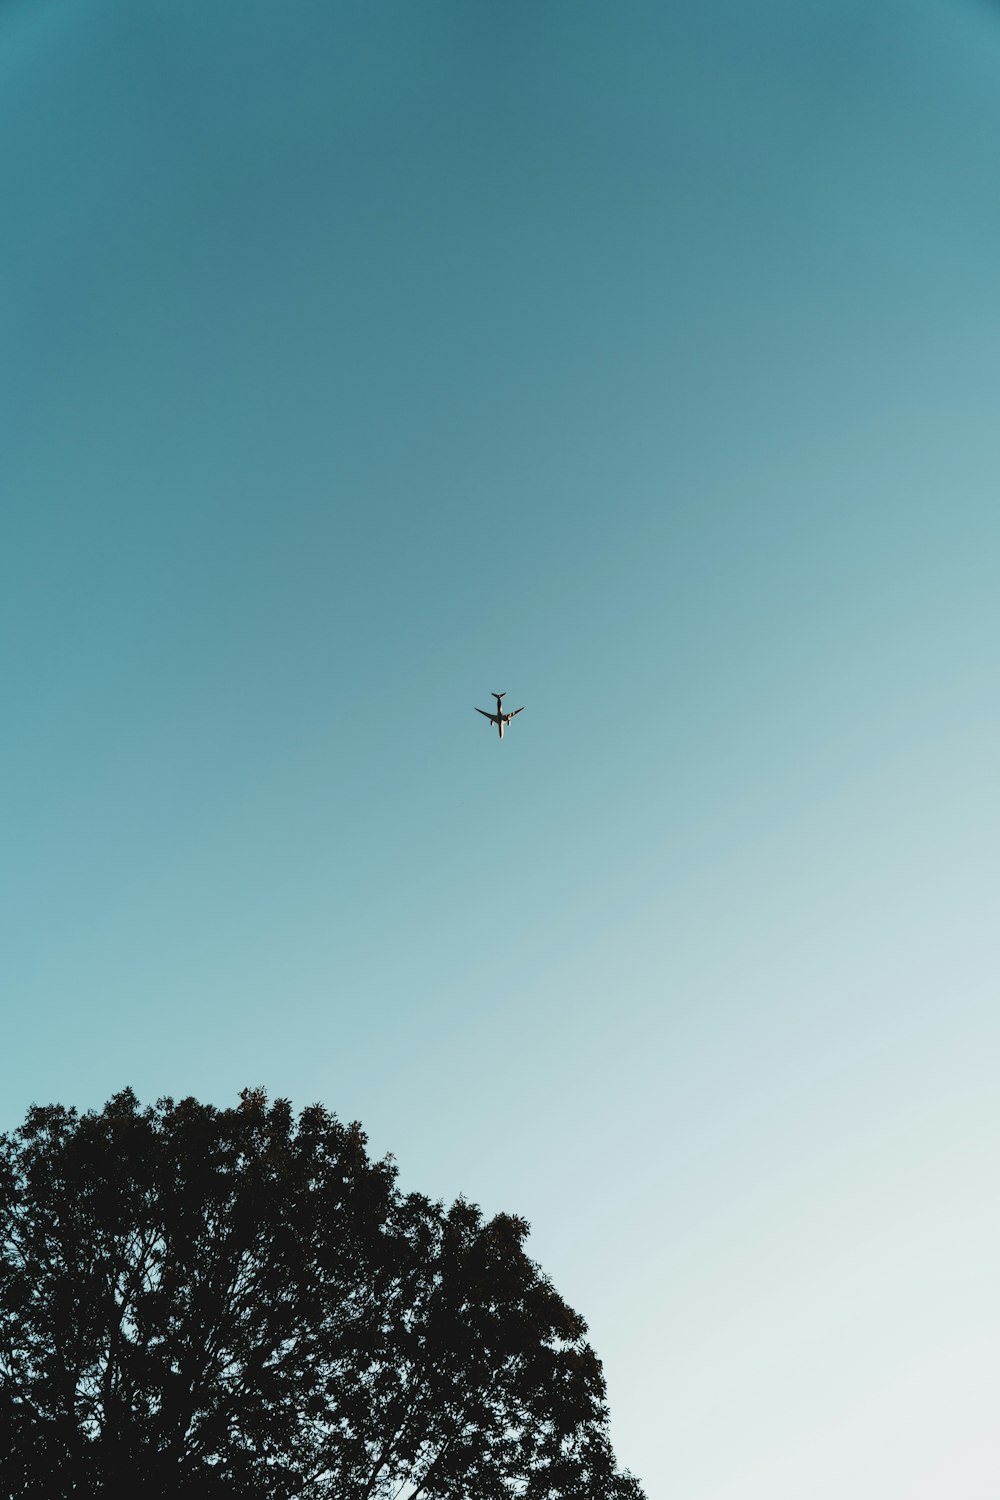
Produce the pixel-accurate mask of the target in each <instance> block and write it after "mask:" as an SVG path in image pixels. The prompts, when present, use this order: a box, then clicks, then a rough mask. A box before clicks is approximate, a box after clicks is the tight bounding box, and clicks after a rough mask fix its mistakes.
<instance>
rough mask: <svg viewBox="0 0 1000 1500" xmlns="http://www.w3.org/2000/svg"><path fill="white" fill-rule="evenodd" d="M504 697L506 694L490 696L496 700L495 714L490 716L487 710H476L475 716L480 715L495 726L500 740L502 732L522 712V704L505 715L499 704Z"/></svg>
mask: <svg viewBox="0 0 1000 1500" xmlns="http://www.w3.org/2000/svg"><path fill="white" fill-rule="evenodd" d="M506 696H507V694H506V693H492V694H491V697H493V698H495V699H496V700H497V711H496V713H495V714H491V713H490V712H489V710H488V709H485V708H477V709H476V713H477V714H482V716H483V718H484V719H489V721H490V723H491V724H495V725H496V726H497V732H498V733H499V735H500V738H501V739H503V732H504V730H505V729H506V728H507V726H508V724H509V723H510V721H511V719H512V718H513V717H514V715H515V714H520V713H523V712H524V704H523V703H522V704H521V707H520V708H512V709H511V710H510V712H509V713H506V714H505V713H504V712H503V710H502V709H501V707H500V704H501V702H502V701H503V699H504V698H506Z"/></svg>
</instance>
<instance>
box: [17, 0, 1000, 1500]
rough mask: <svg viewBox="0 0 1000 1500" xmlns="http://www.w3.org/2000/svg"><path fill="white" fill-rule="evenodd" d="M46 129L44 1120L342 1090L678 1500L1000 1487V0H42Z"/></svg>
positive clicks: (23, 797)
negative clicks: (510, 1216)
mask: <svg viewBox="0 0 1000 1500" xmlns="http://www.w3.org/2000/svg"><path fill="white" fill-rule="evenodd" d="M0 139H2V140H3V142H4V150H3V151H2V152H0V201H2V202H3V205H4V211H3V220H2V226H0V348H2V351H3V353H2V355H0V411H2V413H3V418H2V429H3V441H2V444H0V639H2V643H3V644H2V650H3V673H2V681H3V724H4V727H3V736H2V751H0V761H2V765H3V777H2V783H0V826H2V828H3V839H2V846H0V848H2V852H0V923H2V933H0V983H2V991H3V1027H4V1046H3V1049H2V1052H0V1085H2V1087H0V1101H2V1106H0V1128H7V1129H10V1128H13V1127H14V1126H16V1124H17V1123H18V1122H19V1121H20V1119H21V1118H22V1117H23V1115H24V1112H25V1110H26V1109H27V1107H28V1105H29V1104H31V1103H32V1102H38V1103H45V1102H50V1101H59V1102H62V1103H67V1104H68V1103H74V1104H76V1105H78V1106H79V1107H81V1108H89V1107H100V1106H101V1105H102V1104H103V1102H104V1101H105V1100H106V1099H107V1098H108V1097H110V1095H111V1094H113V1093H114V1092H116V1091H118V1090H119V1089H121V1088H123V1087H125V1086H126V1085H131V1086H132V1087H133V1088H134V1089H135V1090H136V1092H137V1093H138V1094H139V1096H140V1098H141V1099H143V1100H146V1101H152V1100H155V1099H156V1098H157V1097H159V1096H161V1095H171V1096H173V1097H175V1098H177V1097H182V1096H184V1095H187V1094H194V1095H196V1096H197V1097H199V1098H201V1099H205V1100H209V1101H211V1102H213V1103H216V1104H218V1105H220V1106H225V1105H228V1104H231V1103H233V1102H234V1101H235V1099H236V1097H237V1094H238V1091H239V1090H240V1089H241V1088H242V1087H244V1086H256V1085H262V1086H264V1087H266V1088H267V1090H268V1091H269V1093H270V1094H271V1095H272V1096H276V1097H288V1098H290V1099H292V1100H293V1102H294V1103H295V1104H296V1105H297V1106H304V1105H306V1104H308V1103H311V1102H312V1101H314V1100H320V1101H322V1102H324V1103H325V1104H327V1105H328V1106H329V1107H330V1108H332V1109H333V1110H334V1111H335V1112H336V1113H337V1114H338V1115H339V1116H340V1117H341V1118H342V1119H345V1120H351V1119H355V1118H357V1119H360V1120H361V1121H362V1122H363V1123H364V1125H365V1128H366V1129H367V1131H368V1134H369V1139H370V1143H371V1149H372V1150H373V1151H374V1152H376V1153H377V1154H380V1155H381V1154H382V1153H385V1152H393V1153H394V1154H395V1156H396V1158H397V1160H398V1163H399V1168H400V1180H401V1183H402V1185H403V1186H404V1187H407V1188H409V1187H414V1188H418V1189H420V1190H422V1191H426V1192H428V1193H431V1194H432V1195H434V1196H440V1197H442V1198H445V1199H449V1198H452V1197H454V1196H456V1195H457V1194H459V1193H464V1194H465V1195H466V1196H468V1197H469V1198H471V1199H473V1200H475V1201H477V1202H479V1203H481V1204H482V1206H483V1208H484V1209H485V1210H486V1211H487V1212H496V1211H499V1210H501V1209H503V1210H508V1211H512V1212H517V1213H521V1214H524V1215H525V1216H526V1217H527V1218H528V1219H529V1220H530V1221H531V1223H532V1236H531V1240H530V1242H529V1243H530V1248H531V1251H532V1254H533V1255H534V1256H535V1257H536V1258H537V1259H538V1261H539V1262H540V1263H541V1264H542V1265H543V1267H544V1268H545V1270H546V1271H547V1272H548V1273H549V1275H550V1276H551V1277H552V1279H553V1281H554V1282H555V1284H556V1286H557V1287H558V1289H559V1290H560V1291H561V1292H562V1293H563V1295H564V1296H565V1297H566V1298H567V1300H569V1302H570V1303H571V1304H572V1305H573V1306H575V1307H576V1308H578V1309H579V1310H580V1311H581V1312H582V1313H583V1315H584V1316H585V1317H586V1319H587V1320H588V1323H589V1325H590V1330H591V1335H592V1338H593V1342H594V1344H595V1347H596V1348H597V1351H598V1353H599V1354H600V1356H601V1357H602V1359H603V1361H604V1366H605V1372H606V1375H607V1380H608V1389H609V1398H610V1403H611V1412H612V1434H613V1439H614V1442H615V1446H616V1450H617V1452H618V1454H619V1457H620V1459H621V1461H622V1463H623V1464H625V1465H626V1466H627V1467H629V1468H630V1469H632V1471H633V1472H634V1473H636V1474H637V1475H638V1477H639V1478H640V1479H641V1480H642V1481H643V1482H644V1484H645V1486H646V1489H647V1493H648V1494H649V1496H650V1500H668V1497H676V1500H801V1497H802V1496H808V1497H809V1500H842V1497H843V1496H844V1495H845V1494H850V1495H851V1496H853V1497H855V1500H932V1497H934V1500H937V1497H940V1496H942V1495H958V1494H960V1495H962V1497H963V1500H995V1497H996V1494H997V1492H998V1488H1000V1429H998V1428H997V1423H996V1409H997V1401H998V1397H1000V1389H998V1386H1000V1377H998V1366H997V1356H996V1350H997V1347H998V1337H1000V1291H998V1283H997V1272H996V1267H997V1263H998V1252H1000V1214H998V1212H997V1208H996V1191H995V1182H996V1169H997V1140H998V1126H1000V1103H998V1097H1000V1096H998V1090H997V1086H996V1081H997V1073H998V1058H1000V1053H998V1046H1000V1022H998V1014H1000V1012H998V1005H997V1000H998V994H997V988H998V987H997V973H998V960H1000V937H998V933H1000V924H998V922H997V907H998V895H1000V891H998V884H1000V881H998V867H1000V866H998V836H1000V794H998V781H997V766H998V761H1000V754H998V752H1000V706H998V702H1000V700H998V695H997V672H996V664H997V654H998V649H997V648H998V642H1000V588H998V583H1000V578H998V573H1000V568H998V563H1000V505H998V495H1000V488H998V484H1000V421H998V417H997V412H998V391H1000V276H998V266H1000V187H998V184H1000V170H998V168H1000V8H998V7H996V6H995V5H991V4H988V3H986V0H826V3H824V4H822V5H803V4H801V3H798V0H796V3H793V0H755V3H753V4H748V3H747V0H714V3H712V4H707V5H706V4H703V3H702V4H696V3H694V0H630V3H629V4H628V5H609V4H602V3H595V0H530V3H529V0H503V3H498V0H489V3H487V0H451V3H446V0H419V3H415V0H365V3H364V4H360V3H358V4H352V3H345V4H337V5H331V4H329V3H327V0H298V3H296V4H295V5H294V6H290V5H288V4H283V3H278V0H217V3H215V4H213V5H211V6H209V5H205V4H204V0H169V3H168V0H90V3H88V4H86V5H83V4H80V3H79V0H4V3H3V4H2V6H0ZM493 690H496V691H498V692H499V691H506V692H507V695H508V696H507V700H506V704H507V705H508V706H512V707H513V706H517V705H519V704H522V703H523V704H525V705H526V707H525V712H524V714H523V715H522V716H520V717H519V718H518V719H517V721H516V723H515V724H514V725H513V726H512V728H511V731H510V733H509V734H508V736H506V737H505V739H504V742H503V744H502V745H501V744H500V743H499V742H498V741H497V739H496V736H495V734H492V735H491V732H490V730H489V729H488V728H487V726H486V725H485V724H484V722H483V721H482V720H481V719H480V718H479V717H478V716H477V715H476V714H475V713H474V712H473V706H474V705H478V706H480V707H489V706H490V698H489V695H490V693H491V691H493Z"/></svg>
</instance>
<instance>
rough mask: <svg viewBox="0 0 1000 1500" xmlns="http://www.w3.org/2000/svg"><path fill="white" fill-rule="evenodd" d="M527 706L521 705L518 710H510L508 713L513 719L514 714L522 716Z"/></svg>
mask: <svg viewBox="0 0 1000 1500" xmlns="http://www.w3.org/2000/svg"><path fill="white" fill-rule="evenodd" d="M527 706H528V705H527V704H526V703H522V704H521V707H520V708H512V709H511V711H510V716H511V718H513V717H514V715H515V714H523V713H524V710H525V709H526V708H527Z"/></svg>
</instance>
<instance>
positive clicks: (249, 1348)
mask: <svg viewBox="0 0 1000 1500" xmlns="http://www.w3.org/2000/svg"><path fill="white" fill-rule="evenodd" d="M0 1221H2V1244H0V1494H2V1495H3V1496H9V1497H11V1500H14V1497H32V1500H35V1497H37V1500H60V1497H62V1496H69V1495H74V1496H79V1495H88V1496H90V1495H93V1496H99V1495H105V1494H111V1493H116V1494H117V1493H119V1492H120V1493H133V1494H139V1493H140V1492H141V1493H142V1494H143V1495H144V1496H146V1497H149V1500H153V1497H158V1496H162V1497H166V1496H171V1497H195V1496H197V1497H199V1500H223V1497H227V1500H228V1497H233V1500H235V1497H240V1500H256V1497H260V1500H265V1497H266V1500H292V1497H294V1500H334V1497H336V1500H390V1497H392V1500H418V1497H420V1500H584V1497H586V1500H642V1492H641V1490H640V1487H639V1485H638V1484H637V1482H636V1481H635V1480H634V1479H633V1478H632V1477H631V1476H630V1475H628V1474H625V1473H622V1472H620V1471H619V1470H618V1469H617V1467H616V1464H615V1460H614V1456H613V1454H612V1451H611V1448H610V1445H609V1441H608V1436H607V1407H606V1401H605V1388H604V1380H603V1376H602V1373H601V1366H600V1362H599V1360H598V1359H597V1356H596V1355H595V1353H594V1351H593V1349H592V1348H591V1347H590V1345H589V1344H588V1343H587V1342H586V1338H585V1334H586V1326H585V1324H584V1322H583V1320H582V1319H581V1318H580V1317H579V1316H578V1314H576V1313H575V1312H573V1311H572V1309H571V1308H569V1307H567V1305H566V1303H565V1302H564V1301H563V1300H562V1298H561V1297H560V1296H559V1295H558V1293H557V1292H556V1291H555V1289H554V1288H553V1286H552V1284H551V1283H550V1281H549V1280H548V1279H547V1277H546V1276H545V1275H544V1274H543V1273H542V1272H541V1271H540V1269H539V1267H538V1266H537V1265H535V1264H534V1262H533V1261H532V1260H531V1259H529V1257H528V1256H527V1254H526V1253H525V1250H524V1242H525V1238H526V1236H527V1232H528V1226H527V1224H526V1223H525V1222H524V1220H523V1219H520V1218H516V1217H513V1216H511V1215H507V1214H500V1215H498V1216H496V1217H495V1218H492V1219H485V1218H484V1216H483V1215H482V1213H481V1212H480V1210H479V1209H478V1208H477V1207H476V1206H475V1205H473V1204H471V1203H468V1202H466V1201H464V1200H462V1199H459V1200H458V1201H457V1202H456V1203H454V1204H452V1205H451V1206H450V1207H445V1206H443V1205H442V1204H440V1203H436V1202H432V1201H431V1200H430V1199H428V1198H426V1197H424V1196H422V1195H420V1194H418V1193H403V1192H401V1191H400V1189H399V1188H398V1186H397V1182H396V1169H395V1166H394V1164H393V1162H392V1160H391V1159H386V1160H382V1161H373V1160H372V1159H370V1157H369V1156H368V1154H367V1151H366V1139H365V1136H364V1134H363V1132H362V1130H361V1128H360V1126H358V1125H357V1124H353V1125H347V1126H345V1125H343V1124H341V1123H340V1122H339V1121H338V1120H337V1119H336V1118H335V1117H334V1116H333V1115H331V1114H330V1113H329V1112H328V1111H327V1110H325V1109H324V1108H322V1107H320V1106H318V1105H316V1106H313V1107H311V1108H309V1109H306V1110H303V1111H302V1112H301V1114H299V1115H298V1117H297V1118H296V1117H295V1116H294V1115H293V1112H292V1109H291V1107H290V1105H289V1104H288V1102H287V1101H285V1100H281V1099H279V1100H276V1101H274V1102H269V1101H268V1099H267V1098H266V1096H265V1095H264V1094H263V1093H262V1092H259V1091H246V1092H244V1093H243V1094H242V1095H241V1101H240V1103H239V1105H238V1106H236V1107H235V1108H232V1109H224V1110H219V1109H216V1108H214V1107H212V1106H210V1105H206V1104H201V1103H198V1102H197V1101H196V1100H194V1099H184V1100H181V1101H180V1102H178V1103H175V1102H174V1101H173V1100H171V1099H162V1100H160V1101H159V1102H158V1103H157V1104H156V1106H155V1107H141V1106H140V1105H139V1103H138V1101H137V1099H136V1097H135V1095H134V1094H133V1093H132V1092H131V1091H130V1090H128V1091H125V1092H124V1093H121V1094H119V1095H117V1096H116V1097H115V1098H114V1099H112V1100H111V1101H110V1102H109V1103H108V1104H107V1105H106V1106H105V1108H104V1109H103V1110H102V1111H101V1112H100V1113H97V1112H93V1111H91V1112H89V1113H85V1114H79V1113H77V1111H76V1110H74V1109H67V1108H64V1107H62V1106H58V1105H51V1106H47V1107H45V1108H38V1107H33V1108H32V1109H31V1110H30V1111H29V1112H28V1115H27V1118H26V1120H25V1122H24V1124H23V1125H22V1126H21V1127H20V1128H19V1129H18V1130H17V1131H15V1132H14V1133H12V1134H11V1135H8V1136H3V1137H0ZM140 1487H141V1490H140Z"/></svg>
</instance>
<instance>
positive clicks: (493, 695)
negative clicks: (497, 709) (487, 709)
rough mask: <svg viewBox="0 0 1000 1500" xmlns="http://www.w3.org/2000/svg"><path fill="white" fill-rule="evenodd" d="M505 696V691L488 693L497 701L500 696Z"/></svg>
mask: <svg viewBox="0 0 1000 1500" xmlns="http://www.w3.org/2000/svg"><path fill="white" fill-rule="evenodd" d="M506 696H507V694H506V693H491V694H490V697H491V698H495V699H496V700H497V702H498V703H499V702H500V700H501V698H506Z"/></svg>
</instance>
